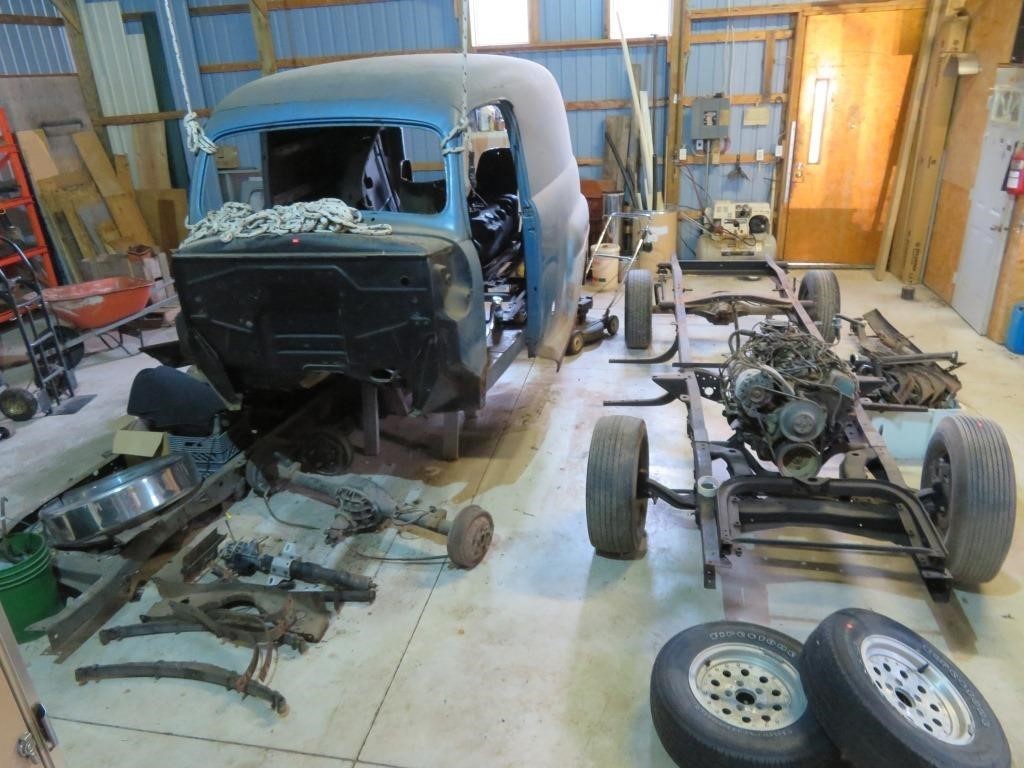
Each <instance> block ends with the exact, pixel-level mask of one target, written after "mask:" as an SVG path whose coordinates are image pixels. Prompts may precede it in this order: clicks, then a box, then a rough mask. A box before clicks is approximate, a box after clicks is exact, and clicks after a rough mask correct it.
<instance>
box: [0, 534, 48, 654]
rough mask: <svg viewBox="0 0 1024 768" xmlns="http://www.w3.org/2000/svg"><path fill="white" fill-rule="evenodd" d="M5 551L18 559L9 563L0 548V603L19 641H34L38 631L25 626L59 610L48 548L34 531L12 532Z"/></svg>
mask: <svg viewBox="0 0 1024 768" xmlns="http://www.w3.org/2000/svg"><path fill="white" fill-rule="evenodd" d="M6 549H7V551H8V552H10V553H11V554H13V555H14V556H15V560H17V562H15V563H13V564H12V563H11V562H10V561H9V560H8V559H7V558H6V556H5V554H4V552H3V550H2V549H0V606H3V609H4V613H6V614H7V620H8V621H9V622H10V624H11V629H13V630H14V638H15V639H16V640H17V641H18V642H19V643H24V642H26V641H27V640H34V639H35V638H37V637H39V635H40V634H41V633H39V632H26V631H25V628H26V627H28V626H29V625H30V624H34V623H35V622H37V621H40V620H41V619H45V618H46V617H47V616H52V615H53V614H55V613H56V612H57V611H59V610H60V607H61V602H60V595H59V594H58V593H57V579H56V578H55V577H54V575H53V569H52V568H51V567H50V549H49V547H47V546H46V542H45V541H43V537H42V536H39V535H38V534H35V533H15V534H12V535H11V536H8V537H7V547H6Z"/></svg>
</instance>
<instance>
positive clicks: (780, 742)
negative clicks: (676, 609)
mask: <svg viewBox="0 0 1024 768" xmlns="http://www.w3.org/2000/svg"><path fill="white" fill-rule="evenodd" d="M800 652H801V645H800V643H799V642H797V641H796V640H794V639H793V638H791V637H788V636H786V635H784V634H782V633H781V632H776V631H775V630H773V629H769V628H768V627H761V626H758V625H756V624H747V623H743V622H736V621H719V622H712V623H710V624H700V625H698V626H696V627H692V628H690V629H687V630H685V631H683V632H680V633H679V634H678V635H676V636H675V637H673V638H672V639H671V640H669V641H668V643H666V644H665V647H664V648H662V649H661V652H660V653H659V654H658V658H657V659H656V660H655V662H654V669H653V670H652V671H651V717H652V719H653V720H654V729H655V730H656V731H657V733H658V738H659V739H661V743H662V746H664V747H665V751H666V752H668V753H669V755H670V756H671V757H672V759H673V760H675V762H676V764H678V765H680V766H701V767H702V768H705V767H706V768H763V767H764V766H774V767H775V768H783V766H787V767H788V766H792V767H793V768H813V767H815V766H829V765H832V764H833V763H834V761H835V759H836V757H837V753H836V750H835V747H834V746H833V745H832V742H830V741H829V739H828V736H826V734H825V731H824V730H823V729H822V727H821V726H820V725H819V724H818V721H817V719H816V718H815V716H814V713H813V711H812V710H811V708H810V707H809V706H808V704H807V700H806V696H805V695H804V692H803V686H802V684H801V682H800V673H799V670H798V668H797V666H798V663H799V658H800ZM744 672H747V673H748V674H743V673H744ZM727 675H728V677H727ZM737 681H741V682H737ZM746 681H750V682H749V684H747V683H746ZM769 686H771V687H769ZM695 689H696V690H695ZM775 693H778V695H773V694H775ZM715 697H717V698H715ZM741 702H742V703H741ZM776 707H778V709H775V708H776ZM763 718H768V720H767V722H764V721H763Z"/></svg>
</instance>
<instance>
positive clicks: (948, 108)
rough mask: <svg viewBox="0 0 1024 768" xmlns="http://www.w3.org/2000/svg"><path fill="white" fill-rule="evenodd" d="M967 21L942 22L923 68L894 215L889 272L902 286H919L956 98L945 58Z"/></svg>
mask: <svg viewBox="0 0 1024 768" xmlns="http://www.w3.org/2000/svg"><path fill="white" fill-rule="evenodd" d="M968 24H969V18H968V17H967V15H966V14H964V15H963V16H947V17H946V18H945V19H943V21H942V25H941V28H940V31H939V34H938V38H937V43H936V50H935V51H934V52H933V54H932V61H931V63H930V64H929V69H930V73H929V75H928V79H927V83H926V85H925V88H924V91H925V96H924V104H923V105H922V107H921V117H920V120H919V121H918V123H919V127H918V131H917V135H916V137H915V140H914V147H915V149H914V153H913V158H912V166H911V168H910V170H909V182H908V183H907V194H906V195H905V196H904V199H905V201H906V202H905V208H904V210H903V211H900V212H899V213H900V216H899V217H898V219H897V227H896V230H895V233H894V235H893V245H892V251H891V263H890V271H892V272H894V273H896V274H899V275H900V279H901V280H902V281H903V282H905V283H919V282H921V276H922V274H923V272H924V259H925V252H926V248H927V245H928V240H929V238H930V235H931V229H932V216H933V214H934V212H935V200H936V198H937V197H938V194H939V177H940V175H941V172H942V158H943V155H944V154H945V149H946V135H947V134H948V132H949V120H950V117H951V115H952V112H953V98H954V96H955V95H956V87H957V80H958V79H959V75H958V74H957V65H956V61H955V60H951V59H950V57H949V56H948V55H947V54H948V53H950V52H954V53H955V52H960V51H962V50H963V46H964V40H965V39H966V37H967V26H968Z"/></svg>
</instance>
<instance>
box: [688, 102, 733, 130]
mask: <svg viewBox="0 0 1024 768" xmlns="http://www.w3.org/2000/svg"><path fill="white" fill-rule="evenodd" d="M728 137H729V100H728V99H725V98H721V97H718V96H715V97H708V96H698V97H697V98H695V99H694V100H693V105H692V106H691V107H690V141H694V140H695V139H726V138H728Z"/></svg>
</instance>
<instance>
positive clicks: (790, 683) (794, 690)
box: [689, 643, 807, 731]
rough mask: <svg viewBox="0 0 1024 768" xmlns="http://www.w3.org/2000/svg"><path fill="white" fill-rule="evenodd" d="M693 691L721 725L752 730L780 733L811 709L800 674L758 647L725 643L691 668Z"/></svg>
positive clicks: (705, 652)
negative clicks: (721, 722) (808, 705)
mask: <svg viewBox="0 0 1024 768" xmlns="http://www.w3.org/2000/svg"><path fill="white" fill-rule="evenodd" d="M689 681H690V691H691V692H692V693H693V695H694V697H696V699H697V701H698V702H700V704H701V706H702V707H704V709H706V710H707V711H708V712H710V713H711V714H712V715H714V716H715V717H716V718H718V719H719V720H721V721H723V722H725V723H728V724H729V725H732V726H735V727H737V728H742V729H744V730H748V731H777V730H780V729H782V728H786V727H787V726H790V725H792V724H793V723H795V722H796V721H797V720H799V719H800V717H801V716H802V715H803V713H804V712H805V711H806V709H807V697H806V696H805V695H804V689H803V685H801V683H800V673H799V672H797V670H796V667H794V666H793V665H792V664H791V663H789V661H787V660H786V659H784V658H783V657H782V656H779V655H778V654H774V653H770V652H768V651H765V650H763V649H761V648H759V647H757V646H754V645H744V644H740V643H722V644H720V645H713V646H711V647H710V648H706V649H705V650H703V651H702V652H701V653H699V654H698V655H697V657H696V658H695V659H694V660H693V662H691V664H690V671H689Z"/></svg>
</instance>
